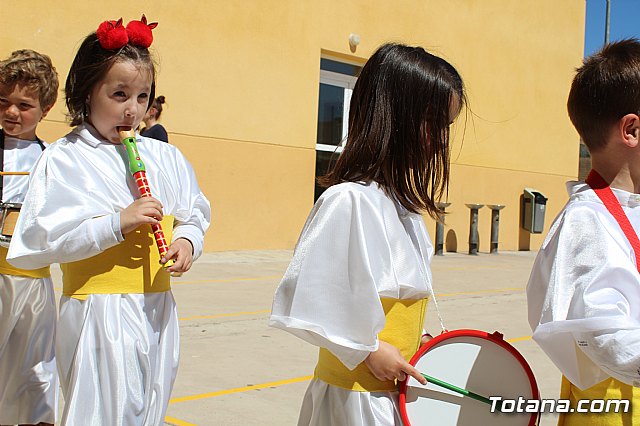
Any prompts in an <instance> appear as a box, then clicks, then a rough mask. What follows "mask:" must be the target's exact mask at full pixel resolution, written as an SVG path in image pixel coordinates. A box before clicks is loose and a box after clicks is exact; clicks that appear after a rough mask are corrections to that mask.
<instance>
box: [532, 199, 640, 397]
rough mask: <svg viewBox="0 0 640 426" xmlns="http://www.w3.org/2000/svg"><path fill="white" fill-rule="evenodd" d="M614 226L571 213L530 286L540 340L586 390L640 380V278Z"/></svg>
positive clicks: (594, 215)
mask: <svg viewBox="0 0 640 426" xmlns="http://www.w3.org/2000/svg"><path fill="white" fill-rule="evenodd" d="M612 221H613V218H612V217H610V216H609V215H608V213H607V212H606V211H604V212H602V211H596V210H594V209H593V208H591V207H589V206H584V207H580V208H577V209H572V210H571V211H569V212H564V213H563V214H562V215H561V216H560V218H559V220H558V223H557V224H555V225H554V226H553V227H552V231H550V235H549V236H548V237H547V240H546V241H545V243H544V244H543V247H542V248H541V250H540V252H539V253H538V256H537V258H536V262H535V264H534V267H533V270H532V273H531V277H530V279H529V284H528V286H527V301H528V305H529V322H530V324H531V327H532V330H533V331H534V333H533V338H534V340H535V341H536V342H537V343H538V344H539V345H540V347H541V348H542V349H543V350H544V351H545V352H546V353H547V355H548V356H549V357H550V358H551V360H552V361H553V362H554V363H555V364H556V366H557V367H558V368H559V369H560V371H562V373H563V374H564V375H565V376H567V378H568V379H569V380H570V381H571V382H572V383H574V384H575V385H576V386H578V387H579V388H581V389H586V388H588V387H590V386H593V385H595V384H596V383H598V382H600V381H602V380H604V379H606V378H607V377H608V376H612V377H615V378H617V379H619V380H621V381H623V382H625V383H629V384H634V383H636V382H637V381H638V379H640V377H639V375H638V371H637V370H638V368H639V367H640V275H639V274H638V271H637V269H636V267H635V263H634V261H633V260H632V256H633V252H632V251H631V249H630V246H629V244H628V242H627V241H626V238H624V235H623V234H622V233H621V231H620V230H619V227H618V225H617V224H616V223H615V222H614V221H613V222H612ZM578 348H579V349H578Z"/></svg>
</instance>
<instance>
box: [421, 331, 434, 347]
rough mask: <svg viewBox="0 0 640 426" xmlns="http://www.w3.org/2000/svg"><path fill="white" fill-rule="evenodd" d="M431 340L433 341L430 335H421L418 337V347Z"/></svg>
mask: <svg viewBox="0 0 640 426" xmlns="http://www.w3.org/2000/svg"><path fill="white" fill-rule="evenodd" d="M431 339H433V336H432V335H430V334H429V333H423V334H422V337H420V346H422V345H424V344H425V343H427V342H428V341H429V340H431Z"/></svg>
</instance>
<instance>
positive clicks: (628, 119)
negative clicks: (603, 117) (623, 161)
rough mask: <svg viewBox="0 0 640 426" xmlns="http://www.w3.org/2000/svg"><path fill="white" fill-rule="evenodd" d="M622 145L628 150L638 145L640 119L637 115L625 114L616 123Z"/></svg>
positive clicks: (639, 139)
mask: <svg viewBox="0 0 640 426" xmlns="http://www.w3.org/2000/svg"><path fill="white" fill-rule="evenodd" d="M618 124H619V127H618V128H619V129H620V132H621V136H622V139H623V141H624V144H625V145H627V146H628V147H629V148H635V147H636V146H639V145H640V117H638V115H637V114H627V115H625V116H624V117H622V118H621V119H620V121H618Z"/></svg>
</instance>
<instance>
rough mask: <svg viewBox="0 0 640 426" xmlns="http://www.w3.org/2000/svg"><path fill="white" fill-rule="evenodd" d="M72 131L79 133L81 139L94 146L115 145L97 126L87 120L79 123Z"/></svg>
mask: <svg viewBox="0 0 640 426" xmlns="http://www.w3.org/2000/svg"><path fill="white" fill-rule="evenodd" d="M71 133H74V134H76V135H78V136H79V137H80V139H82V140H83V141H84V142H86V143H87V145H89V146H91V147H93V148H97V147H98V146H100V145H105V144H108V145H115V144H114V143H111V142H109V141H108V140H106V139H105V138H103V137H102V135H100V133H98V131H97V130H96V128H95V127H93V126H92V125H91V124H89V123H87V122H84V123H81V124H79V125H78V126H77V127H76V128H75V129H73V131H72V132H71Z"/></svg>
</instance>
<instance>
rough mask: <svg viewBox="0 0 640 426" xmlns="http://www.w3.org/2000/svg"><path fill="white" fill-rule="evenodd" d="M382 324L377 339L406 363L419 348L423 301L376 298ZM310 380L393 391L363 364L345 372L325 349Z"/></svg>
mask: <svg viewBox="0 0 640 426" xmlns="http://www.w3.org/2000/svg"><path fill="white" fill-rule="evenodd" d="M380 300H381V302H382V308H383V309H384V313H385V317H386V323H385V326H384V329H383V330H382V331H381V332H380V334H379V335H378V339H379V340H383V341H385V342H387V343H390V344H392V345H393V346H395V347H396V348H398V349H399V350H400V352H401V353H402V356H403V357H404V358H405V359H406V360H407V361H408V360H410V359H411V357H412V356H413V354H414V353H415V352H416V351H417V350H418V347H420V337H421V335H422V326H423V324H424V315H425V313H426V310H427V299H420V300H399V299H387V298H382V299H380ZM314 377H315V378H317V379H320V380H322V381H324V382H326V383H329V384H331V385H334V386H338V387H341V388H344V389H349V390H354V391H358V392H382V391H395V390H397V385H396V383H395V381H382V380H378V379H377V378H376V377H375V376H374V375H373V373H371V370H369V367H367V366H366V365H365V364H364V362H363V363H361V364H360V365H358V366H357V367H356V368H355V369H353V370H349V369H348V368H347V367H345V366H344V364H342V362H340V360H339V359H338V358H336V357H335V356H334V355H333V354H332V353H331V352H329V351H328V350H327V349H324V348H320V355H319V357H318V365H317V366H316V370H315V372H314Z"/></svg>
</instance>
